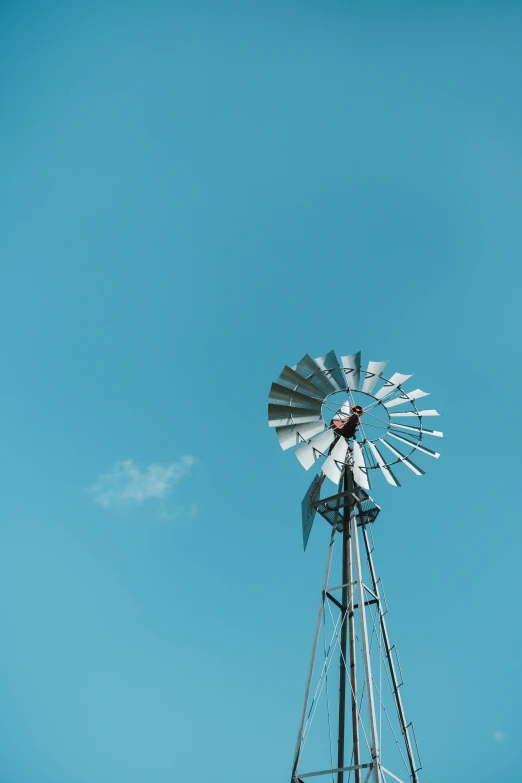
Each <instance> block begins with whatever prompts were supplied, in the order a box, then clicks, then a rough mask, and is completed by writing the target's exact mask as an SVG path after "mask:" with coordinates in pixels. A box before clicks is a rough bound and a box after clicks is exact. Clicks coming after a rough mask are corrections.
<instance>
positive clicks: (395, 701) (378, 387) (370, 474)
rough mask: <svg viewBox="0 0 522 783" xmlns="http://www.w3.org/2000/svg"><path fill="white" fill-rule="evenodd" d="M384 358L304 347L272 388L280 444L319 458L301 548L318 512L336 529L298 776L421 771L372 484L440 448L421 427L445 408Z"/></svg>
mask: <svg viewBox="0 0 522 783" xmlns="http://www.w3.org/2000/svg"><path fill="white" fill-rule="evenodd" d="M386 366H387V362H384V361H381V362H374V361H370V362H368V365H367V367H366V369H362V366H361V353H360V352H358V353H354V354H350V355H347V356H341V357H340V358H338V357H337V355H336V354H335V352H334V351H330V353H327V354H325V355H324V356H320V357H318V358H316V359H312V357H311V356H309V355H308V354H306V355H305V356H304V357H303V358H302V359H301V361H300V362H298V363H297V364H296V365H293V366H285V367H284V368H283V370H282V372H281V374H280V375H279V377H278V379H277V380H276V381H275V382H274V383H273V384H272V386H271V388H270V394H269V398H268V423H269V426H270V427H273V428H275V432H276V435H277V438H278V441H279V444H280V446H281V448H282V449H283V450H291V449H292V450H293V451H294V453H295V455H296V457H297V459H298V460H299V462H300V463H301V465H302V466H303V467H304V468H305V469H306V470H310V469H311V468H315V469H316V471H317V469H318V468H320V470H319V472H317V473H316V475H315V476H314V478H313V480H312V482H311V484H310V486H309V488H308V490H307V492H306V494H305V496H304V498H303V501H302V529H303V544H304V548H305V549H306V546H307V543H308V539H309V536H310V532H311V529H312V525H313V522H314V519H315V517H316V514H317V513H319V515H320V516H321V517H322V518H323V519H325V520H326V521H327V522H328V523H329V525H330V530H331V536H330V543H329V547H328V554H327V563H326V569H325V575H324V581H323V588H322V591H321V596H320V608H319V614H318V618H317V623H316V629H315V634H314V639H313V644H312V654H311V659H310V665H309V669H308V674H307V679H306V686H305V696H304V702H303V707H302V712H301V719H300V722H299V730H298V736H297V743H296V748H295V752H294V758H293V763H292V771H291V783H307V781H308V778H312V777H313V778H324V777H327V778H329V779H330V780H332V781H334V782H335V783H351V781H353V783H396V782H397V781H398V783H407V781H411V783H420V781H419V774H418V773H419V770H420V769H421V768H422V764H421V761H420V756H419V751H418V746H417V740H416V736H415V730H414V728H413V723H412V722H411V721H410V722H408V721H407V719H406V713H405V709H404V705H403V701H402V685H403V678H402V670H401V666H400V662H399V658H398V654H397V648H396V647H395V645H392V644H391V642H390V638H389V635H388V628H387V623H386V619H385V615H386V614H387V611H388V607H387V604H386V598H385V594H384V588H383V584H382V579H380V578H378V577H377V575H376V570H375V564H374V558H373V552H374V549H375V546H374V541H373V534H372V527H373V523H374V522H375V520H376V519H377V516H378V514H379V512H380V508H379V506H378V505H377V504H376V503H375V502H374V501H373V499H372V498H371V497H370V495H369V492H370V490H371V481H370V479H371V480H373V479H374V477H376V476H378V475H381V476H383V477H384V479H385V480H386V481H387V482H388V483H389V484H391V485H392V486H394V487H398V486H400V483H399V476H400V477H401V478H402V475H401V473H402V474H403V475H409V474H411V473H413V474H414V475H415V476H421V475H423V474H424V469H423V467H421V465H419V464H418V462H417V460H419V461H421V462H422V460H425V459H426V458H427V457H430V458H434V459H437V458H438V457H439V453H438V452H437V451H435V450H434V449H433V448H430V446H432V444H433V443H434V442H436V441H433V438H442V437H443V434H442V432H439V431H438V430H433V429H429V428H427V427H424V420H425V419H429V418H430V417H435V416H439V413H438V412H437V411H436V410H434V409H423V408H422V407H418V405H421V403H419V400H421V399H422V398H423V397H426V396H428V393H427V392H424V391H422V390H421V389H413V390H411V391H408V390H407V389H405V388H404V386H405V385H406V384H407V382H408V381H409V380H410V378H411V375H403V374H401V373H392V374H390V373H388V372H386ZM414 453H415V454H414ZM413 455H414V457H415V459H413V458H412V456H413ZM428 462H429V460H428ZM329 482H333V484H334V485H335V489H334V488H332V489H331V490H330V491H329V490H328V487H331V484H330V483H329ZM336 544H337V547H336ZM336 571H337V572H338V575H337V577H336V578H334V576H333V575H334V574H335V572H336Z"/></svg>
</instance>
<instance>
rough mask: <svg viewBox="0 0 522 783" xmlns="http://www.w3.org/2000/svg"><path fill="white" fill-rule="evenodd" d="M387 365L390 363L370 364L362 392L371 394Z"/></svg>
mask: <svg viewBox="0 0 522 783" xmlns="http://www.w3.org/2000/svg"><path fill="white" fill-rule="evenodd" d="M387 364H388V362H368V367H367V369H366V378H365V381H364V384H363V387H362V391H363V392H364V393H365V394H371V391H372V389H373V387H374V386H375V384H376V383H377V381H378V380H379V376H380V374H381V372H382V371H383V370H384V368H385V367H386V365H387Z"/></svg>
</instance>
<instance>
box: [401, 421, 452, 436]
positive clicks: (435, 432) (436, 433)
mask: <svg viewBox="0 0 522 783" xmlns="http://www.w3.org/2000/svg"><path fill="white" fill-rule="evenodd" d="M391 426H392V427H399V428H400V429H401V430H409V431H410V432H415V433H416V434H418V435H421V434H422V435H433V437H434V438H443V437H444V433H443V432H439V431H438V430H425V429H421V428H420V427H410V425H409V424H395V422H392V424H391Z"/></svg>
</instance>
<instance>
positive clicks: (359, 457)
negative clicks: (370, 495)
mask: <svg viewBox="0 0 522 783" xmlns="http://www.w3.org/2000/svg"><path fill="white" fill-rule="evenodd" d="M352 444H353V445H352V448H353V477H354V479H355V481H356V482H357V484H359V486H360V487H364V489H368V490H369V489H370V478H369V476H368V468H367V467H366V463H365V461H364V454H363V453H362V449H361V447H360V446H359V444H358V443H357V441H356V440H355V438H354V440H353V441H352Z"/></svg>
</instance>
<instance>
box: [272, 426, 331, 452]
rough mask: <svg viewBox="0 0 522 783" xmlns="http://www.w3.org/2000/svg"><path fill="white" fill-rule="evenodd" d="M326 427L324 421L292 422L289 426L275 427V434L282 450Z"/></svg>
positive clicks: (295, 444)
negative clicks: (309, 422) (310, 422)
mask: <svg viewBox="0 0 522 783" xmlns="http://www.w3.org/2000/svg"><path fill="white" fill-rule="evenodd" d="M325 427H326V424H325V423H324V421H317V422H313V423H312V424H292V425H290V426H289V427H276V435H277V438H278V440H279V443H280V445H281V448H282V449H283V451H286V449H291V448H292V446H297V445H298V444H299V443H302V442H303V441H304V440H308V439H309V438H311V437H312V436H313V435H317V433H318V432H321V431H322V430H324V429H325Z"/></svg>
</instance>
